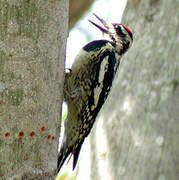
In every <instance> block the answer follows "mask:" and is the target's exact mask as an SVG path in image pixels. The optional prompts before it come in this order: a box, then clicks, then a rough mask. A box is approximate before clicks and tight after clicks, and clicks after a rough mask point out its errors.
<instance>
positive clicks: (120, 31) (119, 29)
mask: <svg viewBox="0 0 179 180" xmlns="http://www.w3.org/2000/svg"><path fill="white" fill-rule="evenodd" d="M114 28H115V30H116V33H117V34H118V35H120V34H122V28H121V26H120V25H119V24H115V25H114Z"/></svg>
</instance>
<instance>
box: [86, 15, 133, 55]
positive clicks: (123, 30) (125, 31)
mask: <svg viewBox="0 0 179 180" xmlns="http://www.w3.org/2000/svg"><path fill="white" fill-rule="evenodd" d="M93 15H94V16H95V17H96V18H97V19H98V20H99V21H100V22H101V24H102V25H103V27H102V26H100V25H98V24H96V23H94V22H93V21H91V20H89V22H90V23H92V24H93V25H94V26H96V27H97V28H98V29H99V30H100V31H101V32H102V33H103V34H104V35H107V39H109V40H110V41H111V42H112V44H113V45H114V46H115V47H116V50H117V52H118V53H119V54H120V55H122V54H123V53H124V52H126V51H127V50H128V49H129V48H130V47H131V45H132V42H133V33H132V31H131V30H130V29H129V28H128V27H127V26H125V25H124V24H119V23H112V24H107V23H106V21H104V20H103V19H102V18H100V17H99V16H97V15H96V14H94V13H93Z"/></svg>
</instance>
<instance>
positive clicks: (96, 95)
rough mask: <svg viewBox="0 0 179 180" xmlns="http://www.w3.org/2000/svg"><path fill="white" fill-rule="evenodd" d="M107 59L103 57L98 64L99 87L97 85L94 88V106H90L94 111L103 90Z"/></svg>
mask: <svg viewBox="0 0 179 180" xmlns="http://www.w3.org/2000/svg"><path fill="white" fill-rule="evenodd" d="M108 58H109V56H107V57H105V58H104V59H103V61H102V63H101V64H100V69H99V76H98V83H99V86H98V85H97V86H96V87H95V88H94V105H92V106H91V110H94V109H95V108H96V106H97V105H98V101H99V96H100V94H101V91H102V89H103V81H104V75H105V73H106V72H107V70H108V65H109V62H108Z"/></svg>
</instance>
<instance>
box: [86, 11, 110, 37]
mask: <svg viewBox="0 0 179 180" xmlns="http://www.w3.org/2000/svg"><path fill="white" fill-rule="evenodd" d="M93 15H94V16H95V17H96V18H97V19H98V20H99V21H100V22H101V23H102V25H103V26H104V28H103V27H101V26H100V25H98V24H96V23H94V22H93V21H91V20H88V21H89V22H90V23H91V24H93V25H94V26H96V27H97V28H98V29H99V30H100V31H101V32H102V33H106V34H110V32H109V29H110V26H109V25H108V24H107V23H106V22H105V21H104V20H103V19H102V18H100V17H99V16H97V15H96V14H95V13H93Z"/></svg>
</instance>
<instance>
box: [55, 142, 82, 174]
mask: <svg viewBox="0 0 179 180" xmlns="http://www.w3.org/2000/svg"><path fill="white" fill-rule="evenodd" d="M81 146H82V143H80V144H79V145H78V147H77V148H76V149H75V151H74V152H72V148H66V147H65V146H62V147H61V149H60V152H59V155H58V162H57V172H59V171H60V169H61V167H62V166H63V164H64V162H65V160H66V159H67V158H68V156H69V155H70V154H72V155H73V170H74V169H75V167H76V165H77V161H78V157H79V154H80V150H81Z"/></svg>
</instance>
